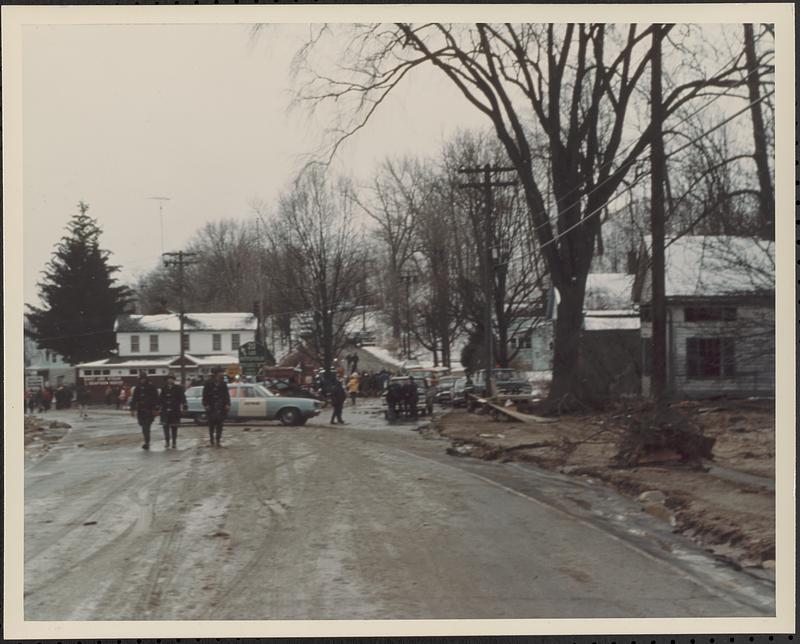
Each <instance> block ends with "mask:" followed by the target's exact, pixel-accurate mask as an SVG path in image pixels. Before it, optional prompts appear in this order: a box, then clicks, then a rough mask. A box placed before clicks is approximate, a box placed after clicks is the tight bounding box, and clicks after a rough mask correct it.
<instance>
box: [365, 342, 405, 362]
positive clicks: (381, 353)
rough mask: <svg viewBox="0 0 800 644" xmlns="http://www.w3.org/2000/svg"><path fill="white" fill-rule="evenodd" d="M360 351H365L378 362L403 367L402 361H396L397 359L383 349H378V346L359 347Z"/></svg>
mask: <svg viewBox="0 0 800 644" xmlns="http://www.w3.org/2000/svg"><path fill="white" fill-rule="evenodd" d="M361 350H362V351H366V352H367V353H369V354H371V355H373V356H375V357H376V358H377V359H378V360H381V361H383V362H386V363H387V364H391V365H394V366H396V367H400V366H402V365H403V361H402V360H398V359H397V358H395V357H394V356H393V355H392V354H391V352H390V351H388V350H387V349H384V348H383V347H378V346H369V347H361Z"/></svg>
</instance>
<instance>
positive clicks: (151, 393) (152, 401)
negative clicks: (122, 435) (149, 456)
mask: <svg viewBox="0 0 800 644" xmlns="http://www.w3.org/2000/svg"><path fill="white" fill-rule="evenodd" d="M130 407H131V416H133V415H134V414H135V415H136V420H137V421H138V422H139V426H140V427H141V428H142V435H143V436H144V444H143V445H142V449H150V426H151V425H152V424H153V419H154V418H155V417H156V416H157V415H158V389H157V388H156V387H155V385H153V384H151V383H150V379H149V378H148V377H147V374H146V373H144V372H142V373H141V374H139V384H138V385H136V388H135V389H134V390H133V396H131V403H130Z"/></svg>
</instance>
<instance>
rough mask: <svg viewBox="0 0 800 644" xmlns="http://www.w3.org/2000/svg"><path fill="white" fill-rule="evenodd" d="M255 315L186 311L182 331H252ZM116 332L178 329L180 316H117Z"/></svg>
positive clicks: (255, 322) (164, 314) (255, 321)
mask: <svg viewBox="0 0 800 644" xmlns="http://www.w3.org/2000/svg"><path fill="white" fill-rule="evenodd" d="M256 326H257V320H256V316H255V315H253V314H252V313H186V314H184V331H254V330H255V329H256ZM114 331H115V332H117V333H136V332H137V331H140V332H147V331H180V318H179V316H178V314H177V313H162V314H159V315H132V314H128V313H126V314H122V315H118V316H117V320H116V322H115V323H114Z"/></svg>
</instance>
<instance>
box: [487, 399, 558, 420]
mask: <svg viewBox="0 0 800 644" xmlns="http://www.w3.org/2000/svg"><path fill="white" fill-rule="evenodd" d="M478 401H479V402H483V404H485V405H486V406H487V407H489V408H491V409H494V410H495V411H498V412H500V413H502V414H505V415H506V416H508V417H509V418H512V419H513V420H518V421H520V422H522V423H557V422H558V418H546V417H544V416H534V415H533V414H523V413H520V412H518V411H512V410H511V409H509V408H508V407H502V406H501V405H495V404H494V403H490V402H489V401H488V400H481V399H480V398H479V399H478Z"/></svg>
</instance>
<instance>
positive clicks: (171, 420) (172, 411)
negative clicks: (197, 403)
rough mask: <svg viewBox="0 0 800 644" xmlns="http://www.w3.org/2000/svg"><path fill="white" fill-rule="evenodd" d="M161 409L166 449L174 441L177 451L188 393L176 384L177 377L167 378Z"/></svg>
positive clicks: (160, 398) (170, 375) (162, 390)
mask: <svg viewBox="0 0 800 644" xmlns="http://www.w3.org/2000/svg"><path fill="white" fill-rule="evenodd" d="M159 405H160V407H161V425H162V427H163V428H164V447H165V448H166V447H169V445H170V438H171V439H172V449H176V447H177V444H176V443H177V441H178V425H179V424H180V422H181V410H183V411H185V410H186V409H187V406H186V393H185V392H184V391H183V387H181V386H180V385H179V384H176V382H175V375H174V374H169V375H168V376H167V384H166V385H164V387H162V389H161V395H160V396H159Z"/></svg>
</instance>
